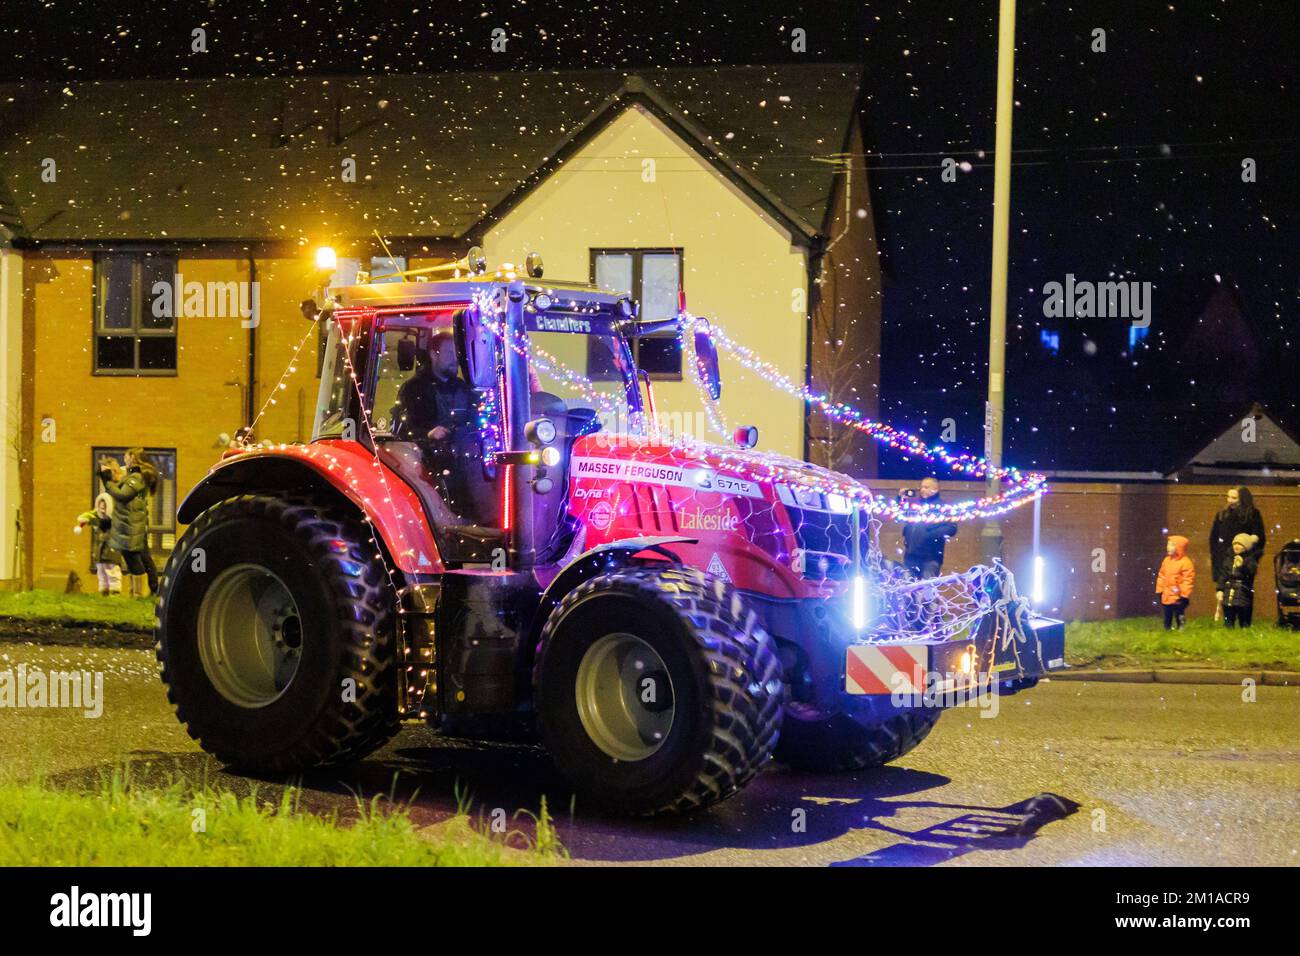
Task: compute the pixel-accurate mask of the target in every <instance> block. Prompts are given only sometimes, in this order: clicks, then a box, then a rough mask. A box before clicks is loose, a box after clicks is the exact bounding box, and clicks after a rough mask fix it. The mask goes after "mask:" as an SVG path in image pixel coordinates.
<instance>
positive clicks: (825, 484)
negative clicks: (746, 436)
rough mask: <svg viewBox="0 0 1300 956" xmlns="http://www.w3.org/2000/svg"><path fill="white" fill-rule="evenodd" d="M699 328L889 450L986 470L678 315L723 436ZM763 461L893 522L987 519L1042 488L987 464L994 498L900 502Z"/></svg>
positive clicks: (977, 475) (1035, 478) (780, 386)
mask: <svg viewBox="0 0 1300 956" xmlns="http://www.w3.org/2000/svg"><path fill="white" fill-rule="evenodd" d="M697 331H700V332H703V333H704V334H705V335H707V336H708V337H709V339H710V340H711V341H712V343H713V344H714V346H715V347H716V348H717V349H718V351H719V353H725V354H726V355H727V356H728V357H729V358H731V359H732V360H733V361H735V362H736V363H738V364H739V365H740V366H741V367H742V368H744V369H745V370H747V371H749V372H750V373H752V374H753V375H755V376H756V377H757V378H758V379H759V380H760V381H763V382H764V383H766V384H767V385H769V386H770V387H772V388H774V389H776V390H778V391H782V392H785V393H786V394H788V395H790V396H791V397H793V398H796V399H798V400H799V401H801V402H805V403H807V404H808V405H811V406H813V407H815V408H817V409H819V410H820V411H821V412H822V413H823V414H824V415H825V416H826V417H827V418H828V419H830V420H831V421H834V422H836V423H838V424H840V425H844V426H846V427H848V428H853V429H855V430H857V431H860V432H862V433H864V434H866V435H868V436H870V437H871V438H873V439H874V440H875V441H877V442H879V443H881V444H883V445H885V446H887V447H889V448H891V449H894V450H897V451H901V452H903V453H904V454H906V455H909V456H912V457H915V458H919V459H921V460H922V461H925V462H927V463H928V464H931V465H934V466H936V467H941V468H946V469H947V470H948V471H950V472H952V473H953V474H955V475H958V476H961V477H965V478H968V479H974V480H978V479H983V478H985V477H986V476H987V475H988V474H989V472H990V465H989V462H988V461H987V460H985V459H984V458H980V457H977V456H975V455H971V454H969V453H962V454H957V455H954V454H953V453H952V452H950V451H949V450H948V449H947V448H946V447H945V446H943V445H940V444H935V445H929V444H927V443H926V442H925V440H924V439H922V438H920V437H919V436H917V435H913V434H911V433H909V432H905V431H902V430H900V429H897V428H894V427H892V426H890V425H887V424H885V423H884V422H878V421H874V420H872V419H869V418H867V417H866V416H865V415H864V414H863V413H862V412H861V411H859V410H858V409H856V408H853V407H852V406H850V405H847V404H845V403H843V402H837V401H835V400H833V399H832V398H830V396H828V395H826V394H824V393H821V392H815V391H813V390H812V389H810V388H809V387H807V386H806V385H804V384H802V383H797V382H794V381H792V380H791V379H790V378H789V376H787V375H786V374H785V373H784V372H782V371H781V370H780V369H779V368H778V367H777V366H776V365H775V364H774V363H772V362H769V361H767V360H765V359H763V358H761V357H760V356H759V355H758V354H757V353H755V352H754V351H753V350H752V349H750V348H748V347H746V346H744V345H741V344H740V343H738V342H736V341H735V340H734V339H732V338H731V337H730V336H728V335H727V334H726V332H725V331H724V330H723V329H721V328H720V327H718V326H717V325H716V324H714V323H711V322H708V321H706V320H704V319H700V318H697V317H695V316H692V315H690V314H689V313H687V312H683V313H681V314H680V315H679V316H678V335H679V341H680V342H681V345H682V352H683V355H684V357H685V361H686V366H687V368H688V369H690V370H691V374H692V378H693V379H694V381H695V384H696V387H697V389H698V391H699V393H700V397H701V400H702V401H703V403H704V405H705V408H706V410H707V411H708V417H709V420H710V424H711V426H712V427H713V428H714V429H715V430H716V431H717V432H719V433H720V434H721V435H723V436H725V437H728V438H729V437H730V436H731V435H732V434H733V433H734V429H732V428H729V427H728V423H727V422H726V421H725V420H724V418H723V416H722V413H721V410H720V408H719V407H718V403H717V402H716V401H715V400H714V399H713V397H712V396H711V395H710V394H709V391H708V388H707V387H706V385H705V382H704V378H703V374H702V365H701V362H700V358H699V356H698V355H697V354H696V352H695V333H696V332H697ZM767 458H768V461H767V463H766V464H767V465H768V466H769V471H768V475H769V477H773V478H777V477H779V478H781V479H782V480H786V481H791V482H794V483H797V484H802V485H811V486H812V487H814V488H816V489H818V490H821V491H823V492H825V493H832V494H840V495H843V496H844V497H846V498H849V499H850V500H855V501H859V502H861V503H862V504H863V506H864V507H865V508H866V510H867V511H868V512H870V513H872V514H875V515H879V516H882V517H884V518H886V519H889V520H894V521H911V522H922V523H936V522H944V521H973V520H976V519H981V518H991V517H995V516H998V515H1002V514H1006V513H1007V512H1008V511H1011V510H1012V509H1014V508H1018V507H1020V506H1021V505H1025V504H1028V503H1030V502H1032V501H1033V500H1034V499H1035V498H1037V497H1038V496H1039V495H1041V494H1043V493H1044V492H1045V491H1046V490H1047V479H1046V477H1045V476H1043V475H1039V474H1033V473H1030V474H1025V473H1022V472H1021V471H1020V470H1019V469H1017V468H1010V467H1002V468H994V469H992V473H993V475H994V476H995V477H996V478H997V480H998V482H999V483H1000V484H1001V485H1002V486H1003V487H1004V488H1005V489H1006V490H1005V491H1003V493H1002V494H1000V495H997V496H995V497H981V498H976V499H969V500H966V501H957V502H936V503H925V502H922V501H919V500H915V499H913V500H898V499H893V498H890V497H888V496H886V495H881V494H877V493H876V492H874V491H872V490H871V489H870V488H869V487H867V486H866V485H864V484H862V483H861V482H857V481H854V480H852V479H851V478H847V477H845V476H842V475H836V474H834V473H832V472H821V473H819V474H817V475H813V474H810V473H809V471H808V469H807V466H806V465H805V464H804V463H802V462H798V461H796V460H794V459H789V458H785V457H784V456H775V455H768V456H767Z"/></svg>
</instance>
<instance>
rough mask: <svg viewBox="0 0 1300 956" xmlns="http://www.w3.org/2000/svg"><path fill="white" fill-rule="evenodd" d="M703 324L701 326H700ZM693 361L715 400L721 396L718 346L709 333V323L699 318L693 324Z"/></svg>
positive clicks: (710, 395)
mask: <svg viewBox="0 0 1300 956" xmlns="http://www.w3.org/2000/svg"><path fill="white" fill-rule="evenodd" d="M701 326H703V328H701ZM695 361H696V363H697V364H698V365H699V371H700V379H701V380H702V381H703V382H704V387H705V389H707V390H708V393H709V397H710V398H711V399H713V400H714V401H715V402H716V401H717V400H718V399H719V398H721V397H722V375H721V373H720V372H719V371H718V347H717V346H716V345H714V344H713V336H711V335H709V323H708V322H706V321H704V320H703V319H700V320H698V321H697V322H696V324H695Z"/></svg>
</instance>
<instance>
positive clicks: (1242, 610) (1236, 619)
mask: <svg viewBox="0 0 1300 956" xmlns="http://www.w3.org/2000/svg"><path fill="white" fill-rule="evenodd" d="M1255 543H1256V538H1255V536H1254V535H1253V534H1239V535H1237V536H1236V537H1234V538H1233V539H1232V554H1231V555H1230V556H1229V557H1228V558H1227V559H1225V561H1224V563H1223V566H1222V567H1221V568H1218V569H1216V571H1215V583H1216V584H1217V585H1218V598H1219V603H1220V604H1222V605H1223V623H1224V625H1225V626H1226V627H1232V626H1233V625H1234V624H1240V625H1241V626H1242V627H1250V619H1251V616H1252V615H1253V614H1254V612H1255V572H1256V571H1258V570H1259V559H1258V558H1257V557H1255V553H1254V552H1255Z"/></svg>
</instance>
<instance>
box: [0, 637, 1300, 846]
mask: <svg viewBox="0 0 1300 956" xmlns="http://www.w3.org/2000/svg"><path fill="white" fill-rule="evenodd" d="M19 663H25V664H27V666H28V667H32V666H36V665H39V666H42V667H45V668H60V669H74V668H75V669H86V670H99V671H103V672H104V674H105V694H104V697H105V700H104V712H103V715H102V716H101V717H99V718H98V719H87V718H85V717H83V716H81V715H79V714H77V713H72V712H69V711H64V710H0V770H3V772H4V773H5V774H6V775H8V774H16V775H18V776H24V775H28V774H31V773H35V772H41V773H44V774H45V775H46V776H47V777H48V778H49V779H50V780H52V781H53V782H54V783H56V784H58V785H65V786H78V785H80V784H83V783H85V782H87V781H93V780H95V779H96V778H97V777H98V776H99V775H100V774H101V773H102V772H103V771H104V770H105V769H108V768H111V767H112V766H114V765H115V763H117V762H118V761H120V760H123V759H125V760H128V761H130V762H131V765H132V773H133V775H134V776H135V777H137V778H138V779H143V780H154V779H157V780H165V779H168V778H169V777H171V776H175V775H179V776H183V777H185V778H187V779H189V780H193V781H201V780H202V779H204V778H206V779H207V780H209V781H210V782H211V783H214V784H219V785H222V786H226V787H230V788H231V789H236V790H240V791H246V790H247V789H248V788H250V787H252V786H254V785H256V786H257V787H258V790H259V792H260V793H264V794H266V795H267V796H268V797H270V798H273V797H274V795H275V793H276V791H277V790H278V787H279V786H280V783H281V782H277V781H251V780H249V779H247V778H242V777H237V776H234V775H231V774H227V773H224V772H223V771H221V770H220V768H219V767H217V766H216V765H215V764H214V763H212V762H211V761H210V760H209V759H208V758H207V757H206V756H205V755H203V754H202V753H201V752H200V751H199V750H198V748H197V747H196V746H195V744H194V743H193V742H192V741H190V739H189V738H188V736H187V735H186V734H185V733H184V731H183V730H182V728H181V727H180V726H179V725H178V724H177V723H176V721H175V719H174V717H173V716H172V713H171V710H170V708H169V706H168V705H167V702H166V699H165V696H164V693H163V689H162V687H161V685H160V684H159V682H158V679H157V675H156V670H155V667H154V664H153V658H152V654H151V653H150V652H147V651H139V650H90V649H83V648H75V647H39V646H32V645H17V644H0V671H3V670H6V669H8V668H10V667H16V666H17V665H18V664H19ZM1256 693H1257V699H1255V700H1254V701H1247V700H1243V692H1242V690H1241V689H1240V688H1237V687H1233V686H1223V685H1210V686H1185V685H1161V684H1100V683H1098V684H1094V683H1081V682H1057V683H1045V684H1042V685H1040V686H1039V687H1038V688H1036V689H1035V690H1033V691H1030V692H1027V693H1025V694H1021V695H1018V696H1016V697H1011V698H1006V699H1003V700H1002V701H1000V704H1001V707H1000V711H999V713H998V715H997V716H996V717H993V718H983V717H981V716H980V712H979V711H977V710H974V709H962V710H955V711H951V712H949V713H947V714H945V715H944V716H943V718H942V719H941V720H940V721H939V724H938V726H937V727H936V729H935V730H934V732H933V733H932V734H931V735H930V737H929V738H928V739H927V740H926V741H925V742H924V743H923V744H922V745H921V746H920V747H918V748H917V749H916V750H915V751H913V752H912V753H911V754H909V755H908V756H906V757H905V758H903V759H902V760H900V761H899V762H898V763H896V764H894V765H891V766H889V767H885V768H882V769H878V770H873V771H867V772H863V773H858V774H848V775H837V776H814V775H807V774H799V773H795V772H793V771H790V770H788V769H786V768H783V767H780V766H775V765H774V766H772V767H771V768H770V769H768V770H767V771H765V772H764V773H763V774H761V775H760V776H759V778H758V779H757V780H755V781H754V782H753V783H751V784H750V786H749V787H748V788H747V789H746V790H745V791H744V792H743V793H741V794H740V795H738V796H737V797H735V798H733V799H731V800H729V801H727V802H726V803H724V804H722V805H720V806H718V807H716V808H714V809H713V810H711V811H708V812H705V813H703V814H697V815H694V816H690V817H682V818H670V819H654V820H631V821H629V820H621V819H609V818H602V817H599V816H594V815H590V814H586V813H583V812H582V811H581V808H574V807H572V805H571V802H570V799H569V797H568V796H567V794H566V792H565V790H564V786H563V784H562V782H561V781H559V780H558V779H557V778H556V776H555V775H554V773H553V771H552V770H551V769H550V767H549V764H548V762H547V760H546V758H545V756H544V755H543V754H542V753H540V752H539V751H537V750H536V749H533V748H528V747H518V746H502V745H498V746H482V745H472V744H466V743H463V742H459V741H449V740H443V739H440V738H438V737H437V736H436V735H434V734H432V733H431V732H429V731H428V730H427V729H425V728H421V727H415V726H412V727H408V728H406V729H405V730H403V732H402V733H401V734H400V735H399V736H398V737H397V738H396V739H395V740H394V741H393V742H392V743H391V744H390V745H389V746H388V747H386V748H385V749H384V750H382V751H380V752H379V753H378V754H376V755H374V756H373V757H372V758H370V759H369V760H366V761H364V762H363V763H361V764H359V765H357V766H356V767H355V768H349V769H348V770H347V771H345V772H335V773H330V774H316V775H313V776H310V777H308V778H306V779H305V780H304V781H303V783H304V786H305V790H306V793H305V796H304V799H303V806H304V807H306V808H309V809H313V810H316V809H319V810H323V811H328V810H338V811H339V812H340V813H341V814H342V815H343V816H344V817H345V818H346V816H347V815H348V813H350V812H351V810H352V808H353V807H354V806H355V800H356V795H357V794H364V795H367V796H368V795H371V794H375V793H389V792H394V793H396V794H397V795H398V797H399V798H401V799H404V800H409V801H410V806H411V811H412V816H413V817H414V819H415V820H416V822H417V823H418V824H420V825H421V826H427V827H429V828H430V831H429V832H431V833H433V832H437V829H438V827H439V826H440V824H442V823H443V822H444V821H446V820H448V819H449V818H450V817H451V816H452V815H453V813H454V811H455V809H456V806H457V800H458V799H464V798H465V797H466V795H468V797H469V799H470V801H471V814H472V815H473V816H475V817H476V818H479V819H480V820H481V821H482V822H483V823H484V825H486V824H487V823H488V822H489V821H490V820H491V819H492V812H493V811H494V810H496V809H498V808H499V809H501V810H504V811H505V816H506V817H507V818H508V819H509V825H510V826H511V827H519V828H521V829H522V830H524V831H527V830H528V829H529V828H530V823H529V820H528V818H527V817H526V816H524V815H520V816H516V811H520V810H524V811H536V810H537V809H538V807H539V804H540V798H541V795H542V794H543V793H547V794H548V795H549V806H550V809H551V812H552V814H553V815H554V816H555V817H557V823H558V828H559V832H560V838H561V840H562V842H563V843H564V845H565V846H566V848H567V849H568V851H569V853H570V854H571V856H572V858H573V860H574V862H576V863H590V864H607V863H618V862H653V863H663V864H679V865H780V864H788V865H810V866H830V865H858V866H871V865H898V864H915V865H955V866H961V865H985V866H987V865H1057V864H1063V865H1096V866H1150V865H1160V864H1164V865H1182V864H1201V865H1229V864H1232V865H1246V866H1260V865H1298V864H1300V739H1298V738H1300V688H1296V687H1260V688H1258V689H1257V691H1256Z"/></svg>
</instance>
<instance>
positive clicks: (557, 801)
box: [51, 728, 1078, 866]
mask: <svg viewBox="0 0 1300 956" xmlns="http://www.w3.org/2000/svg"><path fill="white" fill-rule="evenodd" d="M112 770H113V768H112V767H110V766H104V767H91V768H85V769H82V770H77V771H71V772H68V773H65V774H61V775H59V776H58V778H52V779H51V782H52V783H55V784H56V785H60V786H69V787H82V788H84V787H93V786H95V784H96V783H97V782H98V781H99V780H100V779H101V778H102V777H103V775H104V774H106V773H111V772H112ZM129 770H130V774H131V779H132V781H133V782H134V783H137V784H140V785H143V786H167V785H175V784H177V783H180V784H182V785H184V786H186V787H191V788H194V789H196V790H197V789H199V788H202V787H204V786H211V787H215V788H220V789H223V790H230V791H233V792H235V793H238V794H241V795H247V794H251V793H254V792H256V793H257V795H258V797H259V799H261V800H264V801H265V802H266V803H267V804H268V805H274V804H276V803H278V802H279V800H280V798H281V796H282V794H283V793H284V790H285V789H286V788H287V787H290V786H295V787H299V788H300V795H299V797H298V800H297V805H298V808H299V810H301V811H304V812H309V813H318V814H322V815H324V814H337V816H338V819H339V820H340V822H342V823H345V824H346V823H348V822H350V821H351V820H353V819H355V818H356V816H357V815H358V813H359V808H360V803H361V801H369V800H370V799H371V798H373V797H375V796H380V797H381V798H383V799H382V800H381V805H384V804H386V803H388V801H391V804H390V805H398V806H401V807H403V808H404V809H406V810H407V811H408V812H409V813H410V815H411V818H412V821H413V822H414V823H415V824H416V825H417V826H429V825H433V824H437V823H440V822H442V821H444V820H447V819H449V818H451V817H452V816H454V815H455V814H456V813H457V812H460V811H466V810H467V811H468V813H469V815H470V817H471V819H472V820H473V821H474V823H475V825H476V826H478V827H479V828H481V829H483V830H484V831H487V830H488V829H489V825H490V821H491V820H492V819H493V817H494V816H495V817H497V818H500V816H501V814H500V813H499V811H504V812H505V818H506V819H507V820H508V826H509V829H510V830H512V831H514V832H515V833H516V834H520V833H522V835H523V837H524V838H525V839H530V838H532V837H533V835H534V833H535V825H534V819H533V818H532V817H531V816H529V814H535V813H537V812H538V811H539V810H540V807H541V800H542V797H543V796H545V797H546V801H547V808H548V810H549V812H550V814H551V816H552V818H553V820H554V824H555V826H556V829H557V830H558V835H559V838H560V841H561V843H562V844H563V846H564V847H565V849H566V850H567V851H568V853H569V854H570V856H571V857H572V858H573V859H575V860H587V861H592V862H597V861H599V862H652V861H656V860H673V859H682V858H687V857H693V856H697V855H700V854H705V853H710V852H713V851H717V850H735V851H741V852H742V853H743V854H745V855H744V856H742V857H741V858H739V859H738V860H736V861H735V862H744V863H757V862H761V861H759V860H755V859H753V858H752V857H750V856H749V855H748V854H750V853H752V852H754V851H790V850H798V849H799V848H809V849H812V848H815V847H819V846H820V845H822V844H826V843H830V842H833V841H835V840H837V839H839V838H840V837H843V836H845V835H846V834H849V833H851V832H854V831H870V830H874V831H878V832H881V833H884V834H887V835H889V836H893V837H896V838H897V839H896V840H895V842H893V843H892V844H890V845H887V846H884V847H883V848H880V849H876V850H873V851H872V852H870V853H867V854H866V855H864V856H859V857H857V858H853V859H847V860H841V861H837V862H834V863H832V865H835V866H929V865H933V864H936V863H942V862H944V861H947V860H951V859H953V858H954V857H957V856H961V855H963V854H965V853H968V852H971V851H972V850H977V849H978V850H1014V849H1018V848H1019V847H1022V846H1024V845H1025V843H1027V842H1028V841H1029V840H1031V839H1032V838H1033V837H1034V834H1035V833H1036V832H1037V831H1038V829H1040V828H1041V827H1042V826H1044V825H1045V824H1046V823H1049V822H1051V821H1052V820H1056V819H1061V818H1063V817H1065V816H1068V815H1069V814H1071V813H1074V812H1075V810H1077V809H1078V805H1077V804H1075V803H1074V802H1073V801H1071V800H1068V799H1066V798H1064V797H1059V796H1056V795H1054V794H1039V795H1038V796H1035V797H1031V798H1030V799H1027V800H1024V801H1021V802H1020V803H1017V804H1012V805H1010V806H1006V807H981V806H961V805H953V804H948V803H943V802H937V801H928V800H925V799H923V797H924V795H925V794H926V793H927V792H931V791H934V790H936V789H937V788H940V787H943V786H944V785H946V784H947V783H949V782H950V781H949V778H947V777H945V776H942V775H940V774H935V773H928V772H925V771H920V770H912V769H909V768H906V767H896V766H886V767H879V768H874V769H871V770H864V771H860V772H857V773H848V774H808V773H802V772H798V771H794V770H791V769H789V768H786V767H783V766H781V765H773V766H772V767H770V768H769V769H767V770H766V771H764V772H763V773H762V774H760V775H759V776H758V777H757V778H756V779H755V780H753V781H752V782H751V783H750V784H749V786H748V787H746V788H745V789H744V790H743V791H742V792H741V793H739V794H737V795H736V796H734V797H732V798H731V799H729V800H726V801H724V802H723V803H721V804H718V805H716V806H714V807H713V808H711V809H709V810H706V811H702V812H698V813H692V814H684V815H679V816H664V817H653V818H627V817H618V816H611V815H608V814H603V813H598V812H595V811H586V810H584V809H583V808H582V807H581V806H579V805H578V804H577V803H576V802H575V801H574V799H573V796H572V794H571V791H570V790H569V789H568V788H567V786H566V785H565V783H564V781H563V780H562V779H561V778H560V776H559V774H558V773H557V772H556V770H555V768H554V767H553V765H552V764H551V762H550V759H549V758H548V757H547V756H546V754H545V753H544V752H543V751H542V750H541V749H539V748H537V747H531V746H522V745H494V744H482V743H470V742H466V741H460V740H456V739H449V738H445V737H439V736H436V735H434V734H433V733H431V732H429V731H426V730H424V729H423V728H409V729H407V730H405V731H403V733H402V734H401V735H399V737H398V738H397V739H396V740H394V741H393V742H392V743H391V744H389V745H388V746H387V747H385V748H384V749H382V750H381V751H379V752H378V753H376V754H374V755H373V756H371V757H370V758H368V759H366V760H364V761H361V762H360V763H358V764H355V765H352V766H348V767H340V768H335V769H331V770H325V771H317V772H313V773H310V774H306V775H302V776H300V777H293V778H289V777H275V778H272V777H254V776H249V775H243V774H239V773H237V772H235V771H234V770H227V769H223V768H222V767H221V766H220V765H219V764H218V763H217V762H216V761H214V760H213V759H212V758H211V757H208V756H207V755H205V754H198V753H183V754H181V753H178V754H167V753H161V752H144V751H138V752H136V753H134V754H132V755H131V759H130V762H129ZM909 798H910V799H909ZM520 811H524V812H522V813H521V812H520ZM936 811H940V812H941V813H940V815H942V816H944V817H945V819H943V820H942V822H938V823H931V824H929V825H925V826H922V827H920V828H918V829H908V828H907V827H906V826H905V823H906V821H908V820H911V819H915V818H916V817H918V816H920V817H923V818H925V819H933V818H934V817H935V816H936ZM946 811H957V812H956V814H955V815H953V814H949V813H947V812H946ZM816 856H817V857H818V858H819V862H820V861H823V860H825V858H826V853H825V852H824V851H820V852H818V853H817V854H816ZM723 862H732V861H727V860H724V861H723ZM782 862H798V859H797V857H796V858H795V859H791V858H790V856H789V855H788V853H787V854H783V860H782Z"/></svg>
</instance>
